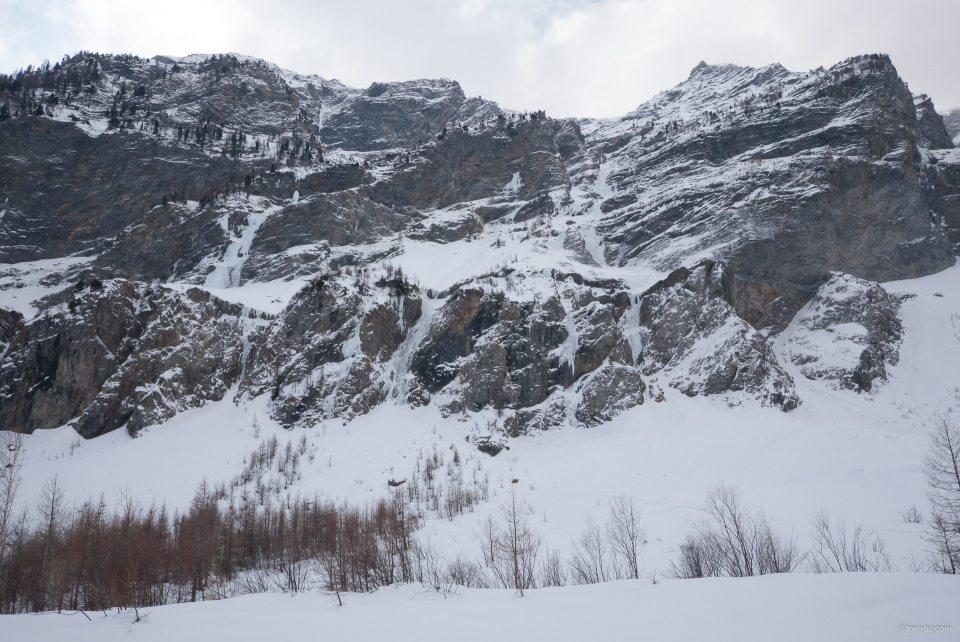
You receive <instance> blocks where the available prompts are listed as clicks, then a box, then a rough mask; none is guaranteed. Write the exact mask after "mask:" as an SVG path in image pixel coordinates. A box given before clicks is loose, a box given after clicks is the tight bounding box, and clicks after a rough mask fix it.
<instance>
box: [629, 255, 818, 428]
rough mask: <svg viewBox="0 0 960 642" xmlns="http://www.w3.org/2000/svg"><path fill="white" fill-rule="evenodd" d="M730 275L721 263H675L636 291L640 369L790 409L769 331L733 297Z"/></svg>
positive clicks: (788, 384)
mask: <svg viewBox="0 0 960 642" xmlns="http://www.w3.org/2000/svg"><path fill="white" fill-rule="evenodd" d="M734 284H735V279H734V278H733V277H732V276H731V275H730V274H729V272H728V271H726V269H725V266H724V265H723V264H722V263H714V262H713V261H705V262H703V263H701V264H699V265H697V266H696V267H694V268H693V269H685V268H682V269H679V270H677V271H675V272H673V273H672V274H670V276H668V277H667V278H666V279H665V280H663V281H661V282H660V283H658V284H657V285H655V286H654V287H653V288H651V289H650V290H648V291H647V292H646V293H644V295H643V296H642V297H641V298H640V303H639V309H638V313H637V314H638V318H637V323H638V325H639V328H640V337H641V342H642V350H641V353H640V355H639V357H638V358H637V363H638V364H639V365H640V366H641V368H642V371H643V374H644V375H646V376H648V377H653V376H656V377H657V378H661V379H664V380H666V382H667V383H668V384H669V385H670V386H671V387H673V388H676V389H677V390H680V391H681V392H683V393H684V394H687V395H689V396H694V395H715V394H721V393H725V392H743V393H745V394H747V395H748V396H751V397H754V398H756V399H758V400H759V401H760V403H762V404H763V405H768V406H774V407H778V408H781V409H782V410H785V411H788V410H792V409H793V408H796V407H797V405H798V404H799V403H800V400H799V398H798V397H797V394H796V391H795V390H794V385H793V380H792V379H791V378H790V375H788V374H787V373H786V372H784V370H783V369H782V368H781V367H780V365H779V363H778V362H777V359H776V357H775V355H774V353H773V350H772V349H771V346H770V344H769V342H768V341H767V340H766V338H765V337H764V336H763V335H762V334H761V333H760V332H758V331H757V330H755V329H754V328H753V327H751V326H750V324H748V323H747V322H746V321H744V320H743V319H742V318H740V317H739V316H738V315H737V313H736V310H735V308H734V306H733V305H732V304H731V303H732V294H731V293H732V291H733V290H734Z"/></svg>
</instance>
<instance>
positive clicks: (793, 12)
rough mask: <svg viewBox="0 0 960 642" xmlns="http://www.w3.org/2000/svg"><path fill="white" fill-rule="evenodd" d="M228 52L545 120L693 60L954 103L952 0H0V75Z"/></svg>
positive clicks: (959, 95) (959, 58)
mask: <svg viewBox="0 0 960 642" xmlns="http://www.w3.org/2000/svg"><path fill="white" fill-rule="evenodd" d="M81 49H83V50H90V51H100V52H111V53H134V54H138V55H140V56H146V57H149V56H153V55H156V54H167V55H186V54H190V53H223V52H230V51H232V52H239V53H246V54H250V55H253V56H259V57H262V58H265V59H267V60H270V61H273V62H276V63H277V64H279V65H281V66H283V67H286V68H289V69H292V70H294V71H298V72H301V73H316V74H319V75H321V76H323V77H325V78H338V79H340V80H341V81H342V82H344V83H346V84H348V85H353V86H356V87H366V86H367V85H369V84H370V83H371V82H373V81H375V80H407V79H411V78H424V77H446V78H453V79H456V80H459V81H460V84H461V85H462V86H463V89H464V91H466V92H467V94H468V95H482V96H483V97H485V98H488V99H492V100H496V101H497V102H499V103H500V104H501V105H502V106H504V107H509V108H513V109H545V110H546V111H547V113H548V114H550V115H552V116H618V115H621V114H623V113H625V112H627V111H629V110H631V109H633V108H634V107H636V106H637V105H639V104H640V103H641V102H643V101H644V100H646V99H648V98H650V97H651V96H653V95H654V94H655V93H657V92H658V91H660V90H663V89H667V88H669V87H671V86H673V85H675V84H676V83H678V82H680V81H681V80H683V79H684V78H686V77H687V75H688V74H689V72H690V69H692V68H693V67H694V66H695V65H696V64H697V63H698V62H699V61H700V60H706V61H707V62H708V63H720V62H732V63H736V64H741V65H751V66H760V65H764V64H767V63H771V62H780V63H783V64H784V65H785V66H786V67H787V68H789V69H794V70H807V69H811V68H815V67H818V66H820V65H824V66H830V65H831V64H834V63H836V62H839V61H840V60H842V59H844V58H846V57H848V56H851V55H856V54H861V53H876V52H885V53H888V54H890V56H891V57H892V59H893V62H894V64H895V65H896V66H897V69H898V70H899V71H900V75H901V76H902V77H903V78H904V79H905V80H906V81H907V82H908V83H909V85H910V89H911V90H912V91H913V92H914V93H920V92H923V93H927V94H929V95H931V96H932V97H933V99H934V102H935V103H936V105H937V108H938V110H939V111H940V112H941V113H944V112H946V111H948V110H949V109H950V108H953V107H960V0H911V1H905V0H729V1H720V0H528V1H526V2H519V1H515V0H405V1H404V0H352V1H351V0H338V1H333V2H328V1H326V0H154V1H151V2H141V1H140V0H0V71H3V72H6V73H9V72H11V71H13V70H15V69H17V68H19V67H23V66H26V65H28V64H34V65H36V64H38V63H40V62H42V61H43V60H44V59H45V58H46V59H49V60H50V61H56V60H59V59H60V58H61V57H62V56H63V54H67V53H69V54H73V53H75V52H77V51H79V50H81Z"/></svg>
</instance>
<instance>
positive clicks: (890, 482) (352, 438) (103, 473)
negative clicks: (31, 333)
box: [23, 268, 960, 573]
mask: <svg viewBox="0 0 960 642" xmlns="http://www.w3.org/2000/svg"><path fill="white" fill-rule="evenodd" d="M958 286H960V268H951V269H950V270H947V271H944V272H942V273H940V274H936V275H933V276H930V277H925V278H922V279H916V280H911V281H903V282H897V283H890V284H886V285H885V287H886V288H887V289H888V290H889V291H890V292H896V293H899V294H908V293H910V294H916V296H915V297H913V298H910V299H908V300H906V301H905V302H904V303H903V307H902V311H901V315H902V318H903V326H904V339H903V344H902V347H901V359H900V361H899V363H898V364H897V365H896V366H892V367H891V369H890V372H889V375H888V376H889V380H888V382H887V383H886V384H885V385H883V386H878V387H877V388H876V389H875V390H874V391H872V392H870V393H863V394H856V393H854V392H851V391H846V390H838V389H835V388H834V387H833V386H832V385H831V383H830V382H826V381H819V380H809V379H807V378H806V377H804V376H802V375H801V374H800V372H799V367H798V366H794V365H792V364H791V362H790V361H789V360H787V359H781V363H783V364H784V367H785V368H786V369H787V370H788V371H790V372H791V373H792V374H793V376H794V379H795V382H796V385H797V390H798V394H799V395H800V396H801V398H802V399H803V400H804V402H803V404H802V405H801V406H800V407H799V408H797V409H796V410H794V411H792V412H790V413H783V412H780V411H777V410H774V409H770V408H763V407H759V406H757V405H754V404H744V405H739V406H734V407H731V406H730V405H728V403H727V401H726V400H725V399H723V398H721V399H713V398H709V397H708V398H699V397H695V398H689V397H687V396H685V395H683V394H681V393H679V392H678V391H676V390H673V389H672V388H669V387H666V386H664V391H663V392H664V395H665V401H664V402H662V403H656V402H653V401H648V402H647V403H645V404H644V405H642V406H639V407H636V408H633V409H631V410H628V411H626V412H625V413H624V414H622V415H620V416H619V417H616V418H615V419H613V420H612V421H610V422H608V423H605V424H602V425H601V426H598V427H596V428H593V429H577V428H573V427H570V426H565V427H563V428H560V429H557V430H551V431H547V432H538V433H535V434H533V435H531V436H525V437H518V438H516V439H513V440H511V441H510V444H509V445H510V450H509V451H504V452H502V453H500V454H499V455H497V456H496V457H492V458H491V457H488V456H487V455H484V454H482V453H480V452H478V451H476V450H474V449H473V448H472V447H470V445H469V444H467V443H466V442H465V439H466V438H467V437H468V436H469V435H471V434H475V433H477V432H478V431H479V432H483V430H484V429H485V422H486V421H487V420H492V419H495V418H496V417H495V413H494V412H493V411H487V412H486V413H478V414H476V415H474V416H471V417H470V419H469V420H468V421H466V422H461V421H457V417H450V418H447V419H444V418H443V417H442V416H441V414H440V412H439V410H438V409H437V408H436V405H430V406H427V407H423V408H411V407H408V406H402V405H401V406H397V405H394V403H393V402H387V403H386V404H384V405H382V406H379V407H377V408H375V409H373V410H372V411H371V412H370V413H368V414H367V415H364V416H360V417H357V418H355V419H353V420H352V421H349V422H343V421H340V420H327V421H322V422H319V423H318V424H317V425H316V426H315V427H312V428H307V429H295V430H293V431H287V430H283V429H282V428H280V427H279V425H277V424H276V423H274V422H273V421H271V420H270V419H269V414H268V408H267V404H268V400H267V399H266V398H263V397H261V398H258V399H256V400H253V401H250V402H247V403H245V404H244V405H241V406H239V407H238V406H236V405H234V404H233V402H232V401H230V400H229V399H230V398H231V395H228V398H227V399H225V400H224V401H221V402H217V403H212V404H208V405H207V406H205V407H203V408H199V409H195V410H189V411H187V412H184V413H181V414H180V415H178V416H176V417H175V418H173V419H171V420H169V421H167V422H166V423H164V424H162V425H159V426H154V427H151V428H148V429H146V430H144V431H142V432H141V433H140V436H139V437H138V438H136V439H131V438H130V437H129V436H128V435H127V434H126V433H125V432H124V431H115V432H113V433H110V434H108V435H105V436H103V437H100V438H98V439H95V440H89V441H85V440H80V439H78V438H77V436H76V434H75V433H74V432H73V430H72V429H71V428H69V427H64V428H60V429H56V430H49V431H39V432H37V433H35V434H33V435H30V436H29V437H28V457H29V460H28V464H27V466H26V468H25V473H26V474H25V482H24V486H23V491H24V500H25V501H27V502H30V501H32V498H34V497H36V496H37V494H38V493H39V490H40V488H41V486H42V484H43V482H45V481H46V480H47V479H49V478H50V477H51V476H52V475H54V474H59V475H61V476H62V478H63V479H64V480H65V481H66V482H67V490H68V494H69V497H70V499H71V500H72V501H77V502H79V501H83V500H85V499H87V498H89V497H98V496H99V495H100V494H103V495H104V496H105V497H106V498H107V500H108V502H109V501H111V500H112V498H114V497H115V496H116V495H117V493H118V492H119V491H120V490H125V491H127V492H129V493H131V494H133V495H135V496H138V497H140V498H142V499H143V500H144V501H148V500H150V499H156V500H157V501H158V502H161V501H165V502H167V504H168V505H169V506H171V507H183V506H185V505H187V503H188V502H189V500H190V498H191V497H192V495H193V492H194V490H195V489H196V487H197V485H198V484H199V483H200V481H201V480H203V479H206V480H207V481H208V482H209V483H212V484H216V483H219V482H221V481H224V482H228V483H229V482H230V480H231V479H232V478H233V477H234V476H235V475H237V474H238V473H239V472H240V471H241V470H242V468H243V460H244V458H245V457H247V456H248V455H249V454H250V452H251V451H252V450H254V449H255V448H256V447H257V446H258V444H259V443H260V442H261V441H262V440H263V439H267V438H269V436H270V435H277V438H278V439H279V440H280V445H281V446H283V445H284V444H285V443H286V442H287V441H291V442H292V443H293V444H294V446H296V445H297V443H298V442H299V441H300V439H301V438H302V437H305V438H306V440H307V443H308V447H309V449H310V451H312V452H314V453H315V454H314V456H313V457H312V458H311V459H312V461H311V462H309V463H304V464H303V465H302V466H301V474H302V478H301V479H300V480H299V481H298V482H296V483H295V484H294V485H293V486H292V487H291V488H290V489H289V491H286V492H288V493H289V494H290V496H295V495H296V494H298V493H299V494H304V495H306V494H312V493H314V492H320V493H325V494H327V495H329V496H331V497H335V498H347V499H353V500H360V501H362V500H364V499H368V498H374V497H379V496H381V495H382V494H384V493H385V492H386V491H387V485H386V482H387V480H388V479H397V478H405V477H410V476H411V474H412V471H413V467H414V464H415V462H416V459H417V457H418V455H422V454H423V453H426V454H429V453H431V452H433V451H434V450H438V451H440V452H448V451H449V450H450V449H451V448H453V447H455V448H457V449H459V450H460V451H461V452H462V453H463V454H464V456H465V457H466V463H465V464H464V466H465V469H466V470H467V471H468V472H469V471H472V470H477V471H479V474H480V475H481V476H483V475H487V476H489V479H490V486H491V492H492V493H494V496H493V497H492V498H491V501H489V502H487V503H485V504H481V505H479V506H478V507H477V508H476V509H475V512H474V513H473V514H468V515H464V516H459V517H457V518H455V519H454V520H452V521H448V520H446V519H439V518H434V519H432V520H431V521H430V523H429V526H428V530H429V532H430V534H431V536H432V537H433V538H434V540H435V544H436V545H437V546H438V547H439V548H440V549H441V550H443V551H444V552H446V553H449V554H451V555H454V554H456V553H458V552H462V553H464V554H471V555H474V554H476V551H474V550H473V547H475V546H476V544H475V542H474V541H473V537H472V533H473V531H474V530H475V529H476V527H477V525H478V523H479V521H480V520H481V519H482V518H483V517H484V516H485V515H486V514H490V513H496V512H497V511H498V510H499V505H500V503H501V501H502V500H503V498H504V493H506V492H507V491H508V490H509V486H510V484H509V481H510V480H511V479H514V478H518V479H520V482H521V486H520V488H521V490H522V493H523V497H524V499H525V500H526V501H528V502H529V503H530V504H531V505H532V506H533V508H534V510H535V512H536V516H537V517H536V523H537V526H538V528H540V530H541V531H542V532H543V534H544V535H545V536H546V539H547V541H548V543H549V545H550V546H552V547H554V548H560V549H564V548H566V547H567V545H568V543H569V541H570V540H571V539H573V538H574V537H576V536H577V535H578V534H579V532H580V529H581V527H582V521H583V518H584V517H585V516H594V517H597V518H601V517H602V516H603V514H604V513H605V511H606V505H607V501H608V500H609V498H610V497H612V496H615V495H619V494H626V495H628V496H631V497H633V498H634V499H635V500H636V501H637V502H638V503H640V504H642V505H643V507H644V522H645V524H646V525H647V527H648V530H649V534H650V544H649V546H648V547H647V550H646V551H645V553H644V557H643V561H644V564H645V568H646V571H647V572H652V571H654V570H660V571H661V573H662V572H663V569H665V567H666V566H667V564H668V561H669V559H670V558H671V555H672V554H671V549H672V548H673V547H675V546H676V544H677V542H678V541H679V540H680V539H682V537H683V535H684V534H685V533H686V532H687V530H688V529H689V527H690V526H691V524H692V523H693V522H695V521H696V520H697V519H698V518H699V515H700V513H699V510H698V508H697V507H698V506H699V505H700V503H701V502H702V500H703V497H704V495H705V494H706V493H707V492H708V491H709V490H710V489H712V488H713V487H715V486H716V485H718V484H720V483H725V484H731V485H735V486H737V487H739V488H740V489H741V490H742V491H743V493H744V500H745V501H746V503H747V504H748V505H751V506H755V507H758V508H763V509H764V511H765V512H766V513H767V514H768V516H769V517H770V518H771V519H772V520H773V522H774V523H775V525H777V526H778V527H782V528H783V529H784V530H786V531H788V532H791V531H792V532H793V533H795V534H796V535H797V536H798V538H799V540H800V543H801V545H804V546H805V545H806V543H807V540H808V537H809V532H810V519H811V517H812V514H813V512H814V511H815V510H816V509H817V508H819V507H821V506H825V507H829V508H830V510H831V512H832V513H833V514H835V515H837V516H848V517H849V518H850V519H851V520H854V521H859V522H863V523H864V524H865V525H867V526H868V527H870V528H871V529H876V530H877V531H878V532H879V534H881V536H882V537H884V539H886V540H887V543H888V546H889V549H890V551H891V557H892V561H893V563H894V565H895V566H896V568H898V569H899V570H901V571H906V570H909V568H910V563H911V560H912V559H913V557H915V556H920V555H921V554H922V552H923V551H924V550H925V547H924V543H923V542H922V540H921V534H922V530H923V525H922V524H906V523H902V521H901V519H900V517H899V513H900V511H904V510H907V509H909V508H910V507H911V506H913V505H916V506H917V507H918V508H920V510H921V511H923V510H924V507H925V495H924V485H923V480H922V476H921V474H920V468H919V467H920V460H921V457H922V455H923V453H924V452H925V450H926V448H927V443H928V434H929V431H930V430H931V428H932V420H933V418H934V416H935V415H936V414H938V413H943V414H948V415H950V414H951V413H954V412H957V407H958V404H960V392H958V391H957V389H956V385H957V382H958V381H960V298H958V297H957V294H956V293H957V292H958V291H960V287H958ZM241 290H242V288H241ZM936 293H940V294H942V295H943V296H935V294H936ZM778 349H781V350H782V349H783V348H782V346H779V344H778ZM254 416H256V417H257V423H258V424H259V425H260V426H261V429H260V436H259V437H254V428H253V422H254Z"/></svg>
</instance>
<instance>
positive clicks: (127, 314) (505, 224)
mask: <svg viewBox="0 0 960 642" xmlns="http://www.w3.org/2000/svg"><path fill="white" fill-rule="evenodd" d="M0 97H2V109H0V176H2V180H0V202H2V204H0V395H2V398H3V399H4V403H3V404H2V408H0V429H24V430H26V431H34V430H37V429H43V428H53V427H57V426H61V425H65V424H69V425H72V426H73V427H74V428H75V429H76V430H77V431H78V432H79V433H80V434H82V435H83V436H85V437H92V436H96V435H100V434H103V433H105V432H109V431H111V430H115V429H119V428H125V429H126V430H127V431H129V432H130V433H131V434H136V433H137V432H138V431H139V430H141V429H142V428H144V427H146V426H149V425H151V424H155V423H160V422H162V421H164V420H166V419H169V418H170V417H172V416H173V415H175V414H176V413H178V412H181V411H183V410H185V409H187V408H192V407H197V406H200V405H203V404H205V403H207V402H209V401H217V400H223V399H230V400H232V401H233V402H234V403H236V404H239V405H243V404H247V403H249V402H252V401H253V400H256V399H258V398H261V397H266V398H268V399H269V409H270V410H269V412H270V414H271V417H272V418H273V419H275V420H276V421H278V422H280V423H281V424H283V425H285V426H298V425H311V424H313V423H316V422H317V421H320V420H325V419H332V418H338V419H344V420H349V419H351V418H353V417H356V416H358V415H362V414H365V413H367V412H369V411H370V410H371V409H372V408H374V407H375V406H378V405H381V404H388V403H389V404H402V405H406V406H413V407H421V406H425V405H435V407H437V408H439V409H440V411H441V413H442V414H443V415H444V416H452V417H457V418H460V419H468V418H469V417H471V416H479V415H481V414H483V415H484V416H487V417H490V414H489V413H491V412H492V413H493V415H492V418H491V419H490V421H492V422H493V423H494V424H496V427H497V429H498V430H499V431H500V433H502V435H504V436H505V437H506V436H517V435H521V434H529V433H531V432H533V431H537V430H545V429H549V428H552V427H556V426H560V425H564V424H573V425H579V426H586V427H592V426H596V425H599V424H601V423H603V422H605V421H608V420H610V419H612V418H613V417H615V416H616V415H617V414H619V413H621V412H623V411H625V410H627V409H629V408H631V407H634V406H638V405H641V404H644V403H661V402H663V401H664V399H665V396H664V390H665V389H667V390H669V389H673V390H677V391H679V392H681V393H683V394H685V395H688V396H704V395H710V396H719V397H721V398H723V399H725V400H727V401H728V402H729V404H730V405H742V404H759V405H763V406H769V407H772V408H777V409H780V410H783V411H790V410H792V409H794V408H796V407H797V406H798V405H799V404H801V403H802V402H803V399H802V398H801V397H800V396H799V395H798V394H797V391H796V389H795V382H794V380H793V379H792V377H791V374H789V372H788V368H787V366H788V365H789V366H790V367H798V368H799V373H800V374H801V375H802V376H803V377H806V378H808V379H813V380H817V381H823V382H824V383H825V384H826V385H829V386H832V387H836V388H838V389H841V390H846V391H849V392H850V393H851V394H854V393H856V392H860V393H865V394H866V393H869V391H871V390H872V389H874V388H876V387H877V386H881V385H883V382H884V381H885V379H886V377H887V367H886V366H887V365H893V364H895V363H896V362H897V359H898V355H899V353H898V346H899V342H900V340H901V332H900V325H899V321H898V318H897V310H898V306H899V300H898V299H896V298H895V297H894V296H893V295H888V294H887V293H886V291H885V290H884V289H883V287H882V286H881V285H879V284H878V283H877V282H883V281H889V280H893V279H902V278H912V277H918V276H922V275H926V274H931V273H934V272H938V271H940V270H943V269H945V268H947V267H949V266H950V265H952V264H953V263H954V255H955V252H956V250H957V247H958V246H960V154H958V150H957V149H955V148H954V141H953V140H951V137H956V135H957V124H956V122H955V121H956V118H955V117H953V116H951V117H950V118H947V119H944V118H942V117H941V116H940V115H939V114H938V113H937V112H936V110H935V108H934V105H933V104H932V102H931V101H930V100H929V98H927V97H926V96H922V95H921V96H913V95H912V94H911V93H910V92H909V91H908V90H907V88H906V85H905V84H904V83H903V81H902V80H901V79H900V77H899V76H898V74H897V72H896V70H895V69H894V67H893V65H892V63H891V62H890V60H889V59H888V58H887V57H886V56H882V55H868V56H860V57H856V58H851V59H848V60H846V61H843V62H842V63H839V64H837V65H835V66H834V67H831V68H830V69H818V70H814V71H811V72H809V73H796V72H790V71H788V70H786V69H784V68H783V67H782V66H780V65H771V66H768V67H764V68H761V69H753V68H748V67H737V66H734V65H713V66H711V65H706V64H704V63H701V64H700V65H698V66H697V67H696V68H694V70H693V71H692V72H691V74H690V77H689V78H688V79H687V80H685V81H684V82H682V83H680V84H679V85H678V86H677V87H675V88H673V89H671V90H669V91H666V92H663V93H661V94H659V95H657V96H655V97H654V98H653V99H651V100H650V101H648V102H647V103H645V104H643V105H641V106H640V107H638V108H637V109H636V110H634V111H633V112H631V113H629V114H627V115H625V116H624V117H622V118H619V119H612V120H590V119H581V120H575V119H563V120H557V119H552V118H549V117H547V115H546V114H544V113H543V112H533V113H519V112H513V111H510V110H505V109H501V108H500V107H499V106H498V105H497V104H496V103H493V102H491V101H487V100H482V99H480V98H468V97H467V96H465V95H464V92H463V91H462V89H461V88H460V86H459V84H457V83H456V82H453V81H449V80H417V81H409V82H401V83H374V84H373V85H371V86H370V87H368V88H366V89H354V88H350V87H347V86H345V85H343V84H342V83H340V82H338V81H336V80H326V79H324V78H320V77H318V76H303V75H299V74H295V73H293V72H289V71H286V70H283V69H280V68H279V67H277V66H275V65H273V64H271V63H268V62H265V61H263V60H259V59H255V58H250V57H245V56H239V55H232V54H228V55H215V56H200V55H198V56H189V57H186V58H170V57H164V56H158V57H155V58H152V59H140V58H136V57H131V56H108V55H90V54H80V55H77V56H74V57H73V58H65V59H64V60H63V61H62V62H60V63H57V65H55V66H53V67H42V68H40V69H37V70H32V69H30V70H27V71H24V72H21V73H19V74H17V75H15V76H3V77H0ZM951 118H952V120H951ZM498 444H499V445H498ZM477 446H478V447H480V448H486V449H487V450H488V451H491V452H495V451H496V450H497V449H499V448H500V447H501V446H502V444H500V442H497V443H493V442H490V440H489V439H488V440H487V441H484V442H483V443H479V442H478V443H477Z"/></svg>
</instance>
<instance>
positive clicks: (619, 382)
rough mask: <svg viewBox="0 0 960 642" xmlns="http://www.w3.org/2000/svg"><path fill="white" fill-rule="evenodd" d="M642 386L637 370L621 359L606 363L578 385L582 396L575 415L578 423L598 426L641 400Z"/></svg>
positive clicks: (638, 403) (643, 387) (640, 402)
mask: <svg viewBox="0 0 960 642" xmlns="http://www.w3.org/2000/svg"><path fill="white" fill-rule="evenodd" d="M645 390H646V385H645V384H644V383H643V379H642V378H641V377H640V371H639V370H637V369H636V368H633V367H631V366H628V365H624V364H622V363H613V362H611V363H605V364H603V365H602V366H600V367H599V368H598V369H597V370H596V371H594V372H592V373H591V374H590V375H589V376H588V377H586V378H585V379H584V381H583V383H582V384H581V385H580V390H579V392H580V395H581V399H580V402H579V403H578V404H577V409H576V411H575V412H574V418H575V419H576V421H577V423H578V424H580V425H581V426H585V427H588V428H590V427H593V426H598V425H600V424H602V423H603V422H605V421H610V420H611V419H613V418H614V417H616V416H617V415H619V414H620V413H621V412H623V411H624V410H629V409H630V408H633V407H634V406H639V405H640V404H642V403H643V393H644V391H645Z"/></svg>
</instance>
